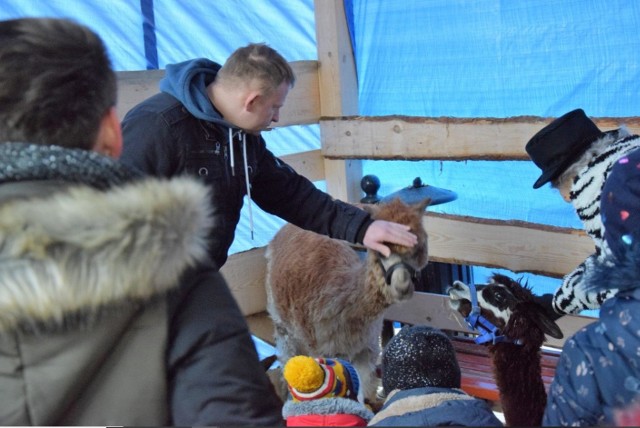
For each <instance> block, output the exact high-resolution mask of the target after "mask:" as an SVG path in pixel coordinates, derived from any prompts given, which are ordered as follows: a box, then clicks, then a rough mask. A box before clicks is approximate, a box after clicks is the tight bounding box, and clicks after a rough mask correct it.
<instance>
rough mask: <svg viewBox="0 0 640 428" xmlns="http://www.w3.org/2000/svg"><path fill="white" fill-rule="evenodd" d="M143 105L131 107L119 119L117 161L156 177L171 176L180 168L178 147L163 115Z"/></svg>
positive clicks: (180, 151)
mask: <svg viewBox="0 0 640 428" xmlns="http://www.w3.org/2000/svg"><path fill="white" fill-rule="evenodd" d="M151 101H153V100H150V101H147V102H151ZM145 106H146V104H144V103H143V104H140V105H138V106H136V107H134V108H133V109H132V110H131V111H129V112H128V113H127V114H126V116H125V117H124V119H123V120H122V139H123V145H122V155H121V156H120V161H121V162H122V163H124V164H126V165H129V166H132V167H135V168H137V169H139V170H141V171H143V172H145V173H147V174H150V175H154V176H156V177H172V176H174V175H176V174H177V173H179V172H181V171H180V167H181V159H182V150H180V147H178V144H177V139H176V138H175V136H174V135H173V134H172V128H171V127H170V126H169V124H167V122H166V120H165V119H164V118H163V116H162V115H160V114H158V113H156V112H153V111H149V110H147V109H146V108H145Z"/></svg>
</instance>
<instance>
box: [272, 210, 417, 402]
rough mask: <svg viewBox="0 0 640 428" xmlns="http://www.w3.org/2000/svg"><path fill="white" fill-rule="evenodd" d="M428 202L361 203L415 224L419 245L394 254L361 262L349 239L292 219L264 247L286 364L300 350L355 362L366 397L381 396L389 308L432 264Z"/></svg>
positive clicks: (376, 213) (377, 214) (384, 216)
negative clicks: (379, 367) (379, 368)
mask: <svg viewBox="0 0 640 428" xmlns="http://www.w3.org/2000/svg"><path fill="white" fill-rule="evenodd" d="M428 203H429V201H428V200H427V201H424V202H423V203H421V204H416V205H412V206H409V205H406V204H404V203H402V202H401V201H400V200H394V201H392V202H390V203H387V204H384V205H366V206H363V208H364V209H366V210H368V211H370V212H371V213H372V217H373V218H374V219H381V220H389V221H395V222H398V223H402V224H406V225H409V226H410V227H411V231H412V232H413V233H415V234H416V235H417V236H418V244H417V245H416V246H415V247H413V248H408V247H402V246H399V245H390V248H391V255H390V256H389V257H388V258H384V257H383V256H382V255H380V254H379V253H377V252H374V251H368V252H367V256H366V260H363V257H361V256H360V255H359V254H358V252H356V251H355V250H354V249H353V248H351V246H350V245H349V244H347V243H346V242H344V241H339V240H335V239H331V238H328V237H326V236H323V235H318V234H316V233H313V232H308V231H305V230H302V229H300V228H298V227H295V226H293V225H290V224H288V225H285V226H284V227H283V228H282V229H281V230H280V231H279V232H278V233H277V234H276V236H275V237H274V238H273V240H272V241H271V242H270V243H269V245H268V247H267V252H266V257H267V275H266V289H267V310H268V312H269V314H270V315H271V317H272V319H273V322H274V325H275V341H276V349H277V353H278V357H279V359H280V361H281V362H286V361H287V360H288V359H289V358H291V357H293V356H295V355H310V356H320V357H322V356H331V357H340V358H344V359H346V360H349V361H351V362H352V364H353V365H354V366H355V367H356V369H357V371H358V373H359V375H360V378H361V383H362V391H363V392H364V397H365V398H367V399H369V400H370V401H371V402H373V401H375V395H376V386H377V379H376V376H375V367H376V363H377V359H378V356H379V353H380V333H381V329H382V317H383V312H384V310H385V309H386V308H388V307H389V306H391V305H392V304H394V303H396V302H399V301H402V300H406V299H409V298H410V297H411V296H412V295H413V291H414V282H413V281H414V279H415V275H416V273H419V271H420V270H421V269H422V268H424V267H425V265H426V264H427V258H428V253H427V234H426V232H425V230H424V228H423V226H422V218H423V215H424V210H425V208H426V206H427V205H428ZM394 265H397V266H395V267H393V268H392V266H394ZM382 266H384V271H386V272H387V277H388V279H389V282H390V283H389V284H388V283H387V281H386V280H385V272H384V271H383V268H382Z"/></svg>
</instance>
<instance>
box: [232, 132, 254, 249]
mask: <svg viewBox="0 0 640 428" xmlns="http://www.w3.org/2000/svg"><path fill="white" fill-rule="evenodd" d="M239 134H240V135H241V136H242V157H243V158H244V178H245V185H246V186H247V198H248V199H249V231H250V232H251V240H253V210H252V206H251V184H250V183H249V165H248V163H247V134H245V133H244V132H242V131H239ZM229 150H230V151H231V155H230V156H231V157H230V163H231V175H233V176H234V177H235V175H236V169H235V161H234V157H233V130H232V129H231V128H229Z"/></svg>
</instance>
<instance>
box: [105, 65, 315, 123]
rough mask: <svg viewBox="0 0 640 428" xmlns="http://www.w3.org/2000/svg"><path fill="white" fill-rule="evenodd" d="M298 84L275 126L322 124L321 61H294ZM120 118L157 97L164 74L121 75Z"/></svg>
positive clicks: (121, 72) (137, 73) (158, 72)
mask: <svg viewBox="0 0 640 428" xmlns="http://www.w3.org/2000/svg"><path fill="white" fill-rule="evenodd" d="M290 64H291V67H292V68H293V72H294V73H295V75H296V84H295V86H294V87H293V89H292V90H291V91H290V92H289V95H288V96H287V102H286V103H285V105H284V107H283V108H282V110H281V111H280V121H279V122H278V123H275V124H274V126H276V127H281V126H291V125H307V124H314V123H318V121H319V120H320V95H319V92H320V89H319V83H318V61H292V62H291V63H290ZM116 76H117V78H118V104H117V106H116V107H117V110H118V116H119V117H120V120H122V118H123V117H124V115H125V114H126V113H127V112H128V111H129V110H131V108H132V107H133V106H135V105H136V104H138V103H140V102H141V101H143V100H145V99H146V98H149V97H150V96H152V95H155V94H157V93H158V92H159V91H160V89H159V88H158V84H159V82H160V79H162V78H163V77H164V70H142V71H119V72H117V73H116Z"/></svg>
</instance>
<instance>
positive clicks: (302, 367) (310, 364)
mask: <svg viewBox="0 0 640 428" xmlns="http://www.w3.org/2000/svg"><path fill="white" fill-rule="evenodd" d="M283 374H284V378H285V380H286V381H287V383H288V384H289V386H291V387H292V388H295V389H296V390H298V391H300V392H303V393H308V392H313V391H315V390H317V389H318V388H320V387H321V386H322V383H323V382H324V370H323V369H322V368H321V367H320V365H319V364H318V362H317V361H316V360H315V359H313V358H311V357H307V356H304V355H298V356H295V357H293V358H291V359H289V361H287V364H285V366H284V370H283Z"/></svg>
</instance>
